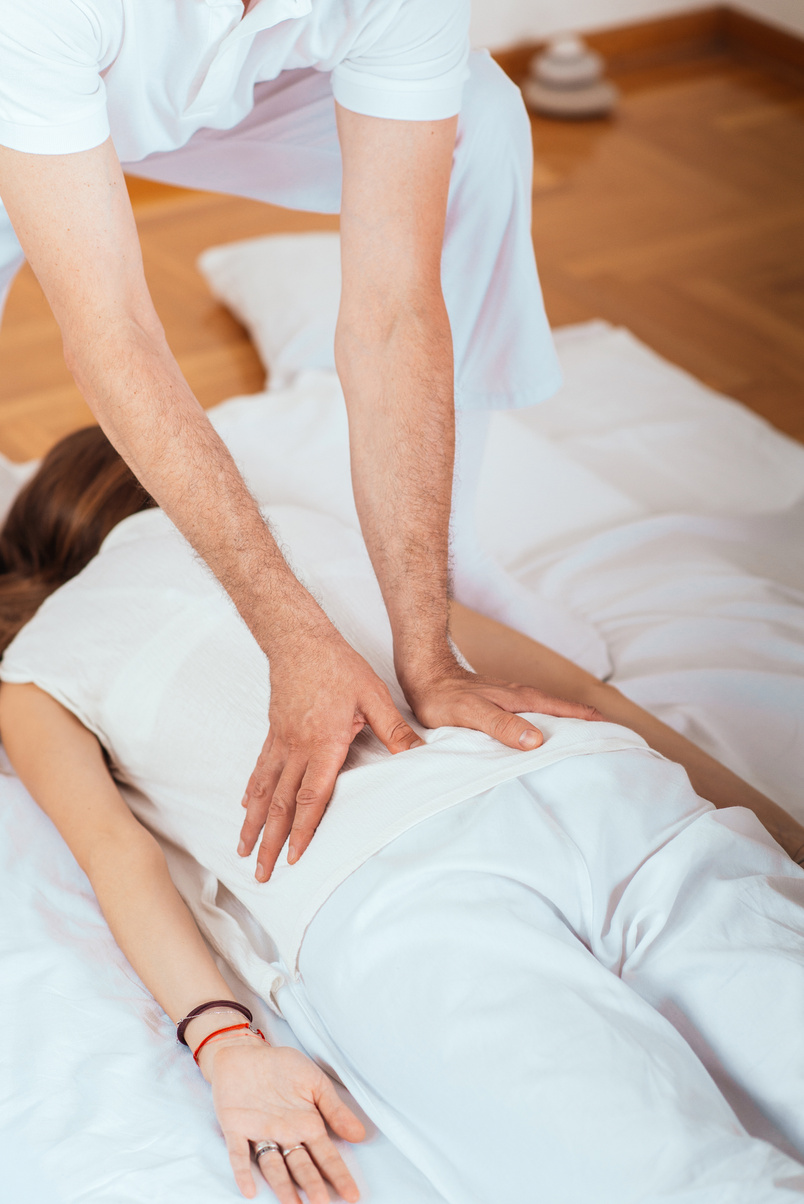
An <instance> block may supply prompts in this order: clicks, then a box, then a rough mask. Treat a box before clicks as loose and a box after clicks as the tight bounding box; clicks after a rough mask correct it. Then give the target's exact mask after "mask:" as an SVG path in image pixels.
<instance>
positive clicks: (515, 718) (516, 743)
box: [473, 702, 544, 752]
mask: <svg viewBox="0 0 804 1204" xmlns="http://www.w3.org/2000/svg"><path fill="white" fill-rule="evenodd" d="M473 726H474V725H473ZM478 730H479V731H481V732H487V733H488V735H489V736H493V737H494V739H495V740H499V742H500V744H505V745H506V746H507V747H508V748H516V749H519V750H520V751H521V750H522V749H525V751H527V752H529V751H530V750H531V749H534V748H540V747H541V745H542V744H543V743H544V736H543V734H542V733H541V732H540V731H539V729H538V727H535V726H534V724H532V723H530V722H529V721H528V720H527V719H523V718H522V716H521V715H516V714H514V713H513V712H511V711H505V710H503V709H502V707H498V706H496V705H495V704H494V703H493V702H484V703H483V707H482V711H481V713H480V722H479V723H478Z"/></svg>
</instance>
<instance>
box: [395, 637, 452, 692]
mask: <svg viewBox="0 0 804 1204" xmlns="http://www.w3.org/2000/svg"><path fill="white" fill-rule="evenodd" d="M457 665H458V662H457V660H456V657H455V652H454V650H453V648H452V645H451V644H450V641H449V636H448V635H447V633H446V631H445V632H444V633H443V634H442V635H441V636H440V638H439V637H432V638H430V639H427V640H423V641H422V640H419V641H415V642H414V641H405V640H396V639H395V640H394V667H395V669H396V675H397V679H398V681H399V684H400V685H401V687H402V689H403V690H404V691H405V694H406V695H409V694H411V693H416V692H417V691H418V690H421V689H424V688H426V687H427V685H428V684H429V683H431V682H435V681H438V680H439V679H440V678H443V677H444V676H445V675H446V674H448V673H452V672H454V670H455V668H456V667H457Z"/></svg>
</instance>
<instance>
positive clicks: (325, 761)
mask: <svg viewBox="0 0 804 1204" xmlns="http://www.w3.org/2000/svg"><path fill="white" fill-rule="evenodd" d="M348 751H349V745H348V744H347V745H345V746H344V747H343V748H340V749H338V750H337V751H335V752H331V753H329V754H328V755H321V756H318V757H313V758H311V760H310V764H309V765H308V766H307V769H306V771H305V774H304V777H303V778H302V783H301V786H300V787H299V789H298V791H297V792H296V814H295V816H294V818H293V827H292V828H291V831H290V845H289V847H288V862H289V863H290V864H291V865H293V863H294V862H295V861H298V860H299V858H300V857H301V855H302V853H303V852H304V850H305V849H306V848H307V846H308V845H309V843H310V841H311V840H312V839H313V836H314V835H315V830H316V828H317V827H318V825H319V823H320V821H321V816H322V815H323V814H324V811H325V810H326V806H327V803H328V802H329V800H330V798H331V797H332V791H333V790H334V789H335V780H336V778H337V776H338V773H339V771H340V768H341V766H342V765H343V763H344V761H345V760H346V754H347V752H348Z"/></svg>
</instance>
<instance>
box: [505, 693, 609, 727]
mask: <svg viewBox="0 0 804 1204" xmlns="http://www.w3.org/2000/svg"><path fill="white" fill-rule="evenodd" d="M502 705H503V706H504V707H505V709H506V710H509V709H510V710H515V711H536V712H537V714H539V715H557V716H559V717H560V718H562V719H586V720H587V721H590V722H594V721H600V720H602V719H603V716H602V715H601V714H600V711H597V710H595V708H594V707H590V706H587V705H586V703H583V702H570V701H569V700H568V699H566V698H556V697H555V696H554V695H553V694H543V693H542V691H541V690H534V689H532V688H531V687H530V686H515V687H512V688H511V689H510V690H509V697H508V699H506V701H505V702H503V703H502Z"/></svg>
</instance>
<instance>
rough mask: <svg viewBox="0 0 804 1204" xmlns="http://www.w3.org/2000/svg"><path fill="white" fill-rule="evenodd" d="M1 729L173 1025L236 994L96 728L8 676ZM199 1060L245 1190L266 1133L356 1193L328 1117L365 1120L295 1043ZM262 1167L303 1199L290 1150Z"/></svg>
mask: <svg viewBox="0 0 804 1204" xmlns="http://www.w3.org/2000/svg"><path fill="white" fill-rule="evenodd" d="M0 733H2V738H3V744H4V746H5V749H6V751H7V753H8V756H9V758H10V760H11V763H12V765H13V766H14V769H15V770H16V771H17V773H18V775H19V777H20V779H21V780H22V782H23V783H24V785H25V786H26V787H27V788H28V790H29V791H30V793H31V795H32V796H33V798H34V799H35V800H36V802H37V803H38V804H39V806H40V807H41V808H42V810H43V811H45V812H46V813H47V815H49V816H50V818H51V819H52V820H53V822H54V824H55V825H56V827H57V828H58V830H59V832H60V833H61V835H62V836H63V837H64V839H65V841H66V842H67V844H68V845H69V847H70V850H71V851H72V853H73V856H74V857H75V859H76V860H77V862H78V864H79V865H80V866H81V868H82V869H83V870H84V872H85V873H86V875H87V877H88V878H89V880H90V883H91V885H92V889H93V890H94V891H95V894H96V896H97V899H98V902H99V904H100V906H101V909H102V911H103V914H104V916H105V917H106V920H107V922H108V924H109V927H110V929H111V931H112V934H113V936H114V938H115V940H116V941H117V943H118V945H119V946H120V948H121V949H122V951H123V953H124V954H125V955H126V957H127V958H128V960H129V962H130V963H131V965H132V966H133V967H134V969H135V970H136V972H137V974H138V975H139V976H140V978H141V979H142V981H143V983H144V984H145V986H146V987H147V988H148V990H149V991H150V992H151V994H152V995H153V996H154V998H155V999H156V1000H157V1002H158V1003H159V1004H161V1006H162V1007H163V1008H164V1009H165V1011H166V1012H167V1013H168V1015H169V1016H170V1018H171V1019H172V1020H173V1021H174V1023H175V1022H177V1021H178V1020H180V1019H181V1017H182V1016H186V1015H187V1013H188V1012H189V1011H190V1010H191V1009H192V1008H193V1007H195V1006H196V1005H197V1004H200V1003H206V1002H208V1001H209V1000H212V999H220V1000H233V999H234V998H235V997H234V995H233V994H232V992H231V991H230V989H229V987H228V985H227V983H226V981H225V979H224V978H223V977H222V976H221V974H220V972H219V970H218V968H217V966H216V965H215V962H214V961H213V959H212V956H211V955H210V953H209V950H208V949H207V947H206V945H205V943H204V941H203V939H202V937H201V934H200V932H199V931H198V928H197V927H196V924H195V921H194V920H193V917H192V915H191V914H190V912H189V910H188V909H187V907H186V905H185V903H184V902H183V900H182V899H181V897H180V895H179V893H178V891H177V890H176V888H175V886H174V885H173V883H172V881H171V879H170V875H169V873H168V869H167V864H166V862H165V858H164V855H163V853H162V850H161V849H160V847H159V845H158V843H157V842H156V840H155V839H154V838H153V836H152V835H151V834H150V833H149V832H148V831H146V829H145V828H143V826H142V825H141V824H140V823H139V821H138V820H137V819H136V818H135V817H134V815H132V813H131V811H130V810H129V809H128V807H127V805H126V803H125V801H124V799H123V797H122V796H121V794H120V792H119V790H118V789H117V786H116V785H115V783H114V781H113V779H112V777H111V774H110V773H109V770H108V768H107V766H106V762H105V760H104V757H103V752H102V750H101V746H100V744H99V743H98V741H97V739H96V738H95V736H93V735H92V733H91V732H89V731H87V729H86V728H85V727H84V726H83V725H82V724H81V723H80V722H79V721H78V719H76V718H75V716H74V715H72V714H71V713H70V712H69V711H67V710H66V709H65V708H64V707H62V706H61V705H60V703H58V702H56V701H55V699H53V698H52V697H51V696H50V695H49V694H46V693H45V692H44V691H43V690H40V689H39V688H38V687H37V686H35V685H11V684H9V683H4V684H3V685H2V687H0ZM242 1022H243V1017H242V1015H240V1013H238V1012H234V1011H233V1012H229V1013H226V1012H217V1013H211V1012H207V1013H204V1014H202V1015H201V1016H199V1017H197V1018H196V1019H194V1020H193V1021H191V1023H190V1025H189V1026H188V1029H187V1039H188V1042H189V1043H190V1044H191V1045H192V1046H193V1047H195V1048H197V1047H198V1045H199V1044H200V1042H201V1041H202V1040H203V1039H204V1037H205V1036H207V1035H208V1034H210V1033H212V1032H214V1031H215V1030H217V1029H221V1028H223V1027H225V1026H228V1025H231V1024H238V1023H242ZM199 1066H200V1069H201V1071H202V1073H203V1074H204V1076H205V1078H206V1079H207V1080H208V1081H209V1082H210V1083H211V1084H212V1088H213V1097H214V1100H215V1107H216V1110H217V1113H218V1118H219V1120H220V1122H221V1127H222V1129H223V1132H224V1137H225V1139H226V1144H227V1147H228V1149H229V1155H230V1158H231V1162H232V1169H233V1170H234V1173H235V1178H236V1180H237V1183H238V1186H239V1187H240V1190H241V1191H242V1192H243V1194H244V1195H246V1196H247V1197H249V1198H250V1197H252V1196H254V1194H255V1185H254V1181H253V1178H252V1174H251V1168H250V1153H249V1146H248V1142H249V1140H261V1139H263V1138H266V1139H269V1140H273V1141H277V1142H279V1143H280V1144H282V1145H283V1146H285V1147H287V1146H291V1145H296V1144H297V1143H298V1142H306V1143H308V1144H309V1145H310V1148H311V1149H313V1150H315V1151H316V1160H317V1162H318V1166H319V1167H320V1169H321V1170H322V1171H323V1172H324V1174H325V1177H326V1178H328V1179H329V1180H330V1182H331V1183H332V1184H333V1185H334V1186H335V1187H336V1189H337V1190H338V1191H339V1192H340V1193H341V1195H342V1196H344V1198H345V1199H348V1200H356V1199H357V1188H356V1186H355V1184H354V1181H353V1180H352V1177H351V1175H350V1174H349V1172H348V1171H347V1169H346V1167H345V1165H344V1164H343V1162H342V1160H341V1158H340V1155H339V1154H338V1153H337V1151H336V1150H335V1147H334V1146H333V1145H332V1142H331V1141H330V1139H329V1137H328V1136H327V1133H326V1128H325V1124H324V1120H326V1121H328V1122H329V1123H330V1125H332V1127H333V1128H334V1129H335V1131H336V1132H338V1133H339V1134H340V1135H341V1136H343V1137H345V1138H347V1139H348V1140H351V1141H359V1140H361V1138H362V1137H363V1135H364V1134H363V1127H362V1125H361V1124H360V1122H359V1121H358V1120H357V1118H356V1117H355V1116H353V1114H352V1113H351V1112H350V1110H349V1109H348V1108H347V1107H346V1105H345V1104H343V1103H341V1101H340V1099H339V1098H338V1096H337V1094H336V1093H335V1090H334V1088H333V1087H332V1084H331V1083H330V1082H329V1080H328V1079H327V1077H326V1075H324V1074H323V1072H322V1071H320V1070H319V1069H318V1067H316V1066H315V1065H314V1063H312V1062H310V1061H309V1059H307V1058H305V1057H304V1055H302V1054H300V1053H298V1051H296V1050H294V1049H281V1048H278V1049H273V1048H271V1047H269V1046H265V1045H263V1043H262V1042H261V1041H259V1040H258V1039H257V1038H255V1037H253V1036H251V1035H249V1034H248V1033H239V1034H230V1035H229V1036H228V1037H227V1038H217V1039H216V1040H215V1042H214V1043H212V1044H210V1045H207V1046H206V1047H205V1048H204V1050H203V1051H202V1053H201V1056H200V1058H199ZM302 1134H304V1136H302ZM297 1161H298V1160H297ZM308 1162H309V1160H308ZM260 1169H261V1170H262V1171H263V1173H264V1174H265V1177H266V1178H267V1179H268V1180H269V1182H270V1183H271V1186H272V1187H273V1188H274V1190H275V1191H276V1193H277V1195H278V1196H279V1199H280V1200H281V1201H282V1202H283V1204H298V1198H299V1197H298V1194H297V1193H296V1190H295V1188H294V1186H293V1184H292V1182H291V1180H290V1177H289V1176H288V1173H287V1171H286V1170H285V1164H284V1162H283V1161H282V1159H281V1157H279V1156H278V1155H273V1154H271V1155H268V1156H266V1157H263V1158H262V1159H261V1160H260ZM296 1169H297V1168H296V1167H295V1166H294V1173H296ZM299 1169H300V1173H301V1175H302V1176H304V1177H306V1180H307V1181H306V1182H302V1178H300V1177H299V1176H297V1182H298V1183H299V1185H300V1186H303V1187H304V1188H305V1189H306V1190H307V1193H308V1197H309V1198H310V1200H311V1201H314V1202H316V1204H319V1202H320V1204H324V1202H326V1201H329V1199H330V1195H329V1192H328V1190H327V1188H326V1186H325V1185H324V1183H323V1182H322V1180H321V1178H320V1176H319V1175H318V1172H317V1171H316V1170H315V1169H314V1167H313V1165H312V1163H310V1164H309V1167H307V1168H304V1169H302V1168H299Z"/></svg>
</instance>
